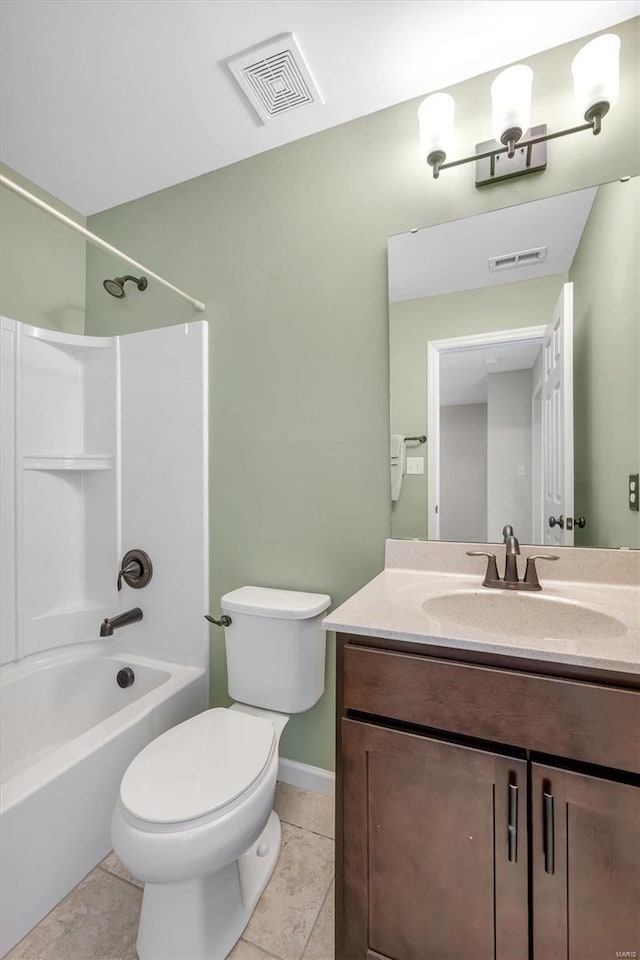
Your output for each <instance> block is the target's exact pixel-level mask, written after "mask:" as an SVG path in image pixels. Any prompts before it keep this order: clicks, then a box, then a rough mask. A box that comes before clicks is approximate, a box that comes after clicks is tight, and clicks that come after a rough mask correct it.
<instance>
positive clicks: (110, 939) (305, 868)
mask: <svg viewBox="0 0 640 960" xmlns="http://www.w3.org/2000/svg"><path fill="white" fill-rule="evenodd" d="M275 809H276V811H277V813H278V815H279V817H280V819H281V821H282V850H281V852H280V859H279V861H278V864H277V866H276V869H275V871H274V874H273V876H272V878H271V880H270V882H269V884H268V886H267V888H266V889H265V891H264V893H263V894H262V897H261V898H260V901H259V903H258V906H257V907H256V909H255V911H254V913H253V916H252V917H251V920H250V921H249V925H248V926H247V928H246V930H245V931H244V935H243V937H242V940H240V942H239V943H238V944H237V945H236V947H235V948H234V949H233V951H232V952H231V954H230V955H229V960H333V958H334V951H333V925H334V905H333V895H334V849H333V847H334V843H333V841H334V836H335V834H334V817H333V809H334V803H333V798H331V797H325V796H322V795H321V794H319V793H311V792H310V791H309V790H301V789H299V788H298V787H292V786H289V785H288V784H285V783H279V784H278V787H277V791H276V803H275ZM141 902H142V889H141V886H140V884H138V883H137V881H136V880H134V879H133V877H132V876H131V875H130V874H129V873H127V871H126V870H125V868H124V867H123V866H122V864H121V863H120V862H119V861H118V860H117V858H116V856H115V854H113V853H111V854H109V856H108V857H106V858H105V859H104V860H103V861H102V863H101V864H100V865H99V866H98V867H96V868H95V870H93V871H92V872H91V873H90V874H89V875H88V876H87V877H85V878H84V880H83V881H82V882H81V883H79V884H78V886H77V887H76V888H75V889H74V890H72V891H71V893H70V894H69V895H68V896H67V897H65V899H64V900H63V901H62V902H61V903H59V904H58V906H57V907H55V908H54V909H53V910H52V911H51V913H50V914H48V916H46V917H45V918H44V919H43V920H41V921H40V923H39V924H38V926H37V927H35V928H34V929H33V930H32V931H31V932H30V933H28V934H27V936H26V937H25V938H24V940H21V941H20V943H19V944H17V945H16V946H15V947H14V948H13V950H11V951H10V952H9V953H8V954H7V955H6V957H5V960H136V957H137V954H136V948H135V944H136V934H137V929H138V917H139V913H140V904H141Z"/></svg>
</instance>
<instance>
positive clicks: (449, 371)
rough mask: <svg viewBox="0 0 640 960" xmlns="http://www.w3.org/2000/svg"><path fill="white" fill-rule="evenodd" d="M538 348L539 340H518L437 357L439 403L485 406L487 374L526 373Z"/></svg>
mask: <svg viewBox="0 0 640 960" xmlns="http://www.w3.org/2000/svg"><path fill="white" fill-rule="evenodd" d="M541 348H542V341H541V340H521V341H516V342H515V343H508V344H500V345H499V346H496V345H495V344H491V345H488V346H485V347H468V348H467V349H466V350H452V351H450V352H449V351H447V352H446V353H442V354H440V403H441V404H442V406H452V405H457V404H460V403H486V402H487V393H488V379H487V378H488V376H489V374H491V373H506V372H507V371H510V370H530V369H531V367H532V366H533V365H534V363H535V362H536V359H537V356H538V354H539V353H540V350H541Z"/></svg>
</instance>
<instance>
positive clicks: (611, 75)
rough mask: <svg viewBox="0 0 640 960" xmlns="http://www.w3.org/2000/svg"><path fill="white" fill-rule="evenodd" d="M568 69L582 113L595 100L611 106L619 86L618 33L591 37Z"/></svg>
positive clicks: (594, 102)
mask: <svg viewBox="0 0 640 960" xmlns="http://www.w3.org/2000/svg"><path fill="white" fill-rule="evenodd" d="M571 73H572V74H573V90H574V93H575V98H576V103H577V105H578V109H579V111H580V115H581V116H582V117H584V116H585V114H586V113H587V111H588V110H589V109H590V108H591V107H592V106H593V105H594V104H596V103H602V102H603V101H604V102H606V103H608V104H609V106H610V107H612V106H613V105H614V104H615V102H616V101H617V99H618V93H619V90H620V37H618V36H616V34H615V33H606V34H604V36H602V37H596V39H595V40H590V41H589V43H587V44H586V46H584V47H583V48H582V50H580V52H579V53H578V54H576V56H575V57H574V60H573V63H572V64H571Z"/></svg>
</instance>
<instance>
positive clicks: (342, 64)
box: [1, 0, 640, 214]
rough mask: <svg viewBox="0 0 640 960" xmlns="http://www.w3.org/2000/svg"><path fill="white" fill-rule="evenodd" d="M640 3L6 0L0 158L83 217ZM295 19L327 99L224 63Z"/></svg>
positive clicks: (581, 31) (572, 35)
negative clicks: (269, 91) (275, 98)
mask: <svg viewBox="0 0 640 960" xmlns="http://www.w3.org/2000/svg"><path fill="white" fill-rule="evenodd" d="M639 12H640V2H638V0H584V2H583V0H555V2H550V0H517V2H514V0H501V2H488V0H2V3H1V13H2V54H3V56H2V60H3V66H2V79H1V87H2V102H1V109H2V131H1V143H2V159H3V160H4V162H5V163H7V164H9V166H11V167H13V168H14V169H16V170H18V171H19V172H20V173H22V174H23V175H24V176H26V177H28V178H29V179H31V180H33V181H34V182H36V183H38V184H40V185H41V186H42V187H44V188H45V189H47V190H48V191H49V192H51V193H52V194H54V195H55V196H57V197H59V198H60V199H62V200H64V201H66V202H67V203H69V204H70V205H71V206H73V207H75V208H76V209H77V210H79V211H81V212H82V213H85V214H90V213H94V212H96V211H99V210H103V209H105V208H108V207H111V206H114V205H116V204H119V203H123V202H124V201H127V200H131V199H134V198H135V197H139V196H143V195H144V194H147V193H151V192H153V191H155V190H159V189H161V188H163V187H168V186H170V185H172V184H175V183H179V182H181V181H183V180H187V179H189V178H191V177H195V176H197V175H199V174H202V173H205V172H207V171H209V170H215V169H217V168H219V167H223V166H226V165H227V164H230V163H234V162H235V161H237V160H241V159H243V158H245V157H249V156H252V155H254V154H258V153H261V152H262V151H265V150H269V149H271V148H272V147H277V146H280V145H281V144H284V143H287V142H289V141H292V140H296V139H298V138H300V137H304V136H307V135H308V134H311V133H315V132H317V131H319V130H324V129H327V128H328V127H332V126H335V125H336V124H339V123H344V122H345V121H348V120H352V119H354V118H356V117H360V116H364V115H365V114H368V113H372V112H374V111H376V110H380V109H382V108H384V107H388V106H391V105H392V104H395V103H399V102H401V101H403V100H408V99H410V98H412V97H417V96H420V95H422V94H426V93H429V92H430V91H433V90H436V89H439V88H441V87H445V86H449V85H450V84H453V83H457V82H459V81H461V80H465V79H467V78H469V77H472V76H475V75H477V74H479V73H483V72H486V71H488V70H492V69H494V68H496V67H500V66H502V65H503V64H505V63H508V62H512V61H514V60H519V59H521V58H524V57H528V56H531V55H533V54H535V53H538V52H540V51H541V50H545V49H549V48H550V47H554V46H556V45H558V44H561V43H565V42H567V41H569V40H573V39H576V38H578V37H582V36H585V35H586V34H589V33H592V32H594V31H597V30H601V29H605V28H607V27H609V26H611V25H612V24H614V23H618V22H620V21H622V20H626V19H629V18H630V17H633V16H636V15H637V14H638V13H639ZM287 32H292V33H293V34H294V35H295V37H296V39H297V41H298V43H299V44H300V46H301V49H302V51H303V53H304V55H305V57H306V59H307V62H308V65H309V67H310V69H311V72H312V74H313V76H314V78H315V80H316V82H317V84H318V86H319V88H320V91H321V93H322V95H323V98H324V101H325V102H324V104H322V105H313V106H305V107H300V108H298V109H296V110H293V111H291V113H288V114H284V115H282V116H280V117H278V118H277V119H275V120H274V121H272V122H271V123H269V124H267V125H262V124H261V123H260V122H259V121H258V120H257V118H256V117H255V114H254V113H253V112H252V110H251V108H250V107H249V106H248V105H247V104H246V102H245V101H244V100H243V99H242V97H241V95H240V94H239V90H238V87H237V85H236V83H235V81H234V80H233V79H232V77H231V75H230V74H229V71H228V70H227V68H226V66H225V60H226V59H227V58H228V57H230V56H232V55H234V54H236V53H238V52H240V51H242V50H244V49H246V48H247V47H249V46H252V45H254V44H257V43H261V42H262V41H265V40H268V39H270V38H271V37H273V36H275V35H277V34H281V33H287Z"/></svg>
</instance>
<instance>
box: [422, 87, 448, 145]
mask: <svg viewBox="0 0 640 960" xmlns="http://www.w3.org/2000/svg"><path fill="white" fill-rule="evenodd" d="M455 106H456V102H455V100H454V99H453V97H451V96H449V94H448V93H432V94H431V96H430V97H427V98H426V100H423V101H422V103H421V104H420V106H419V107H418V125H419V128H420V157H421V159H422V160H426V159H427V157H428V156H429V154H430V153H433V152H434V151H436V150H442V152H443V153H444V154H447V153H449V152H450V150H451V149H452V147H453V112H454V110H455Z"/></svg>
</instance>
